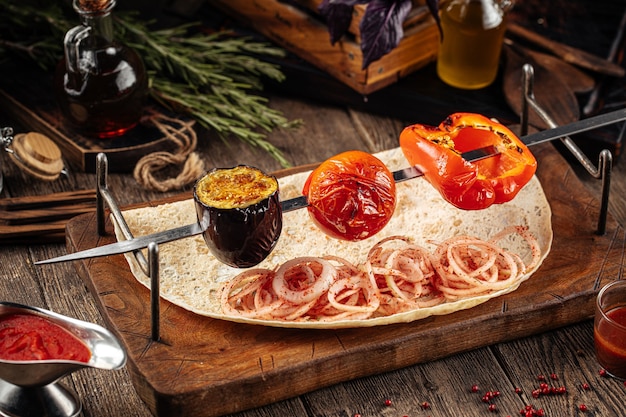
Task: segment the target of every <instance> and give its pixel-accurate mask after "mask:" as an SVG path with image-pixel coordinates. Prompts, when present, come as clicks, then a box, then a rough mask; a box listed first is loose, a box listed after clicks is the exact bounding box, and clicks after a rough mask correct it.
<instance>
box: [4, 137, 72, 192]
mask: <svg viewBox="0 0 626 417" xmlns="http://www.w3.org/2000/svg"><path fill="white" fill-rule="evenodd" d="M11 146H12V148H13V153H11V154H10V155H11V158H12V159H13V162H15V163H16V165H17V166H19V167H20V168H21V169H23V170H24V171H26V172H27V173H29V174H31V175H33V176H35V177H37V178H39V179H42V180H46V181H52V180H55V179H57V178H58V177H59V175H61V171H63V159H62V155H61V150H60V149H59V147H58V146H57V145H56V143H54V142H53V141H52V140H50V139H49V138H48V137H47V136H45V135H42V134H41V133H37V132H29V133H21V134H18V135H15V137H14V138H13V142H12V144H11Z"/></svg>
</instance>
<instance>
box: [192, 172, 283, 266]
mask: <svg viewBox="0 0 626 417" xmlns="http://www.w3.org/2000/svg"><path fill="white" fill-rule="evenodd" d="M239 167H245V168H250V169H253V170H257V168H254V167H248V166H241V165H240V166H239ZM214 171H216V170H212V171H209V173H211V172H214ZM209 173H207V175H208V174H209ZM205 177H206V175H205ZM203 178H204V177H203ZM272 178H274V177H272ZM274 180H275V178H274ZM200 181H202V179H200V180H199V181H198V182H197V183H196V186H195V187H194V202H195V208H196V216H197V219H198V222H199V223H200V226H201V227H202V228H203V230H204V232H203V233H202V237H203V238H204V241H205V243H206V245H207V247H208V248H209V250H210V251H211V253H212V254H213V255H214V256H215V257H216V258H217V259H218V260H219V261H220V262H222V263H224V264H226V265H228V266H232V267H235V268H249V267H252V266H255V265H257V264H259V263H260V262H261V261H263V260H264V259H265V258H267V256H268V255H269V254H270V253H271V252H272V250H273V249H274V247H275V246H276V243H277V242H278V238H279V237H280V234H281V231H282V225H283V223H282V209H281V205H280V198H279V190H278V182H276V189H275V191H273V192H272V193H271V194H269V195H268V196H267V197H265V198H262V199H260V200H259V201H256V202H253V203H251V204H249V205H246V206H244V207H229V208H225V207H215V206H213V205H210V204H206V202H204V201H203V199H202V198H201V197H200V196H199V193H198V183H199V182H200Z"/></svg>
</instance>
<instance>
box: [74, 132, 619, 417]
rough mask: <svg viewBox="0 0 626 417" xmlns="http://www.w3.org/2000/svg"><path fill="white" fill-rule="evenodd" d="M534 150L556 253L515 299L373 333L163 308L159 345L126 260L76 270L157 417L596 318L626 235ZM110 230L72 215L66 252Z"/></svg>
mask: <svg viewBox="0 0 626 417" xmlns="http://www.w3.org/2000/svg"><path fill="white" fill-rule="evenodd" d="M533 152H534V153H535V155H536V156H537V159H538V161H539V169H538V173H537V175H538V177H539V179H540V180H541V183H542V184H543V186H544V189H545V193H546V195H547V197H548V200H549V201H550V204H551V208H552V212H553V219H552V221H553V230H554V242H553V247H552V251H551V253H550V254H549V256H548V258H547V259H546V260H545V262H544V264H543V265H542V266H541V268H540V269H539V271H538V272H537V273H536V274H535V275H533V276H532V277H531V278H530V279H529V280H528V281H526V282H525V283H523V284H522V285H521V286H520V288H519V289H518V290H516V291H514V292H513V293H510V294H508V295H506V296H502V297H500V298H496V299H493V300H491V301H489V302H487V303H485V304H482V305H479V306H477V307H474V308H472V309H469V310H465V311H460V312H457V313H453V314H449V315H445V316H435V317H430V318H427V319H424V320H420V321H415V322H413V323H407V324H395V325H389V326H380V327H373V328H359V329H341V330H302V329H282V328H270V327H263V326H255V325H245V324H237V323H231V322H226V321H221V320H215V319H210V318H206V317H201V316H198V315H195V314H193V313H190V312H188V311H186V310H183V309H182V308H179V307H177V306H175V305H172V304H170V303H168V302H166V301H162V302H161V321H160V331H161V333H160V334H161V340H160V341H159V342H153V341H151V338H150V337H151V328H150V306H149V291H148V290H147V289H146V288H145V287H144V286H143V285H141V284H139V283H138V282H137V281H136V280H135V278H134V277H133V275H132V273H131V272H130V270H129V267H128V265H127V263H126V260H125V258H124V257H123V256H122V255H117V256H110V257H103V258H96V259H90V260H85V261H79V262H76V263H75V265H76V267H77V270H78V272H79V274H80V276H81V277H82V278H83V280H84V281H85V283H86V284H87V285H88V287H89V288H90V290H91V292H92V294H93V295H94V298H95V299H96V302H97V304H98V307H99V309H100V311H101V313H102V315H103V316H104V319H105V320H106V322H107V323H108V326H109V327H110V328H111V329H112V330H113V331H114V332H115V333H116V334H117V335H118V337H119V338H120V339H121V342H122V344H123V345H124V346H125V347H126V349H127V351H128V359H129V360H128V369H129V370H130V373H131V377H132V380H133V383H134V385H135V388H136V390H137V392H138V393H139V395H140V397H141V398H142V399H143V400H144V401H145V402H146V403H147V405H148V407H149V408H150V410H151V411H152V412H153V413H154V414H155V415H156V416H194V417H198V416H218V415H223V414H227V413H232V412H237V411H241V410H245V409H249V408H253V407H257V406H261V405H265V404H269V403H272V402H276V401H279V400H282V399H285V398H289V397H294V396H297V395H300V394H303V393H306V392H309V391H312V390H315V389H318V388H321V387H325V386H328V385H331V384H336V383H339V382H342V381H346V380H351V379H355V378H358V377H363V376H367V375H372V374H376V373H381V372H385V371H390V370H394V369H398V368H401V367H405V366H408V365H412V364H416V363H422V362H426V361H432V360H434V359H438V358H442V357H445V356H448V355H452V354H456V353H459V352H463V351H467V350H471V349H475V348H478V347H482V346H486V345H490V344H494V343H498V342H503V341H507V340H512V339H515V338H520V337H524V336H528V335H532V334H536V333H539V332H544V331H547V330H550V329H554V328H557V327H560V326H564V325H567V324H571V323H575V322H579V321H582V320H585V319H588V318H590V317H591V316H592V315H593V309H594V299H595V296H596V293H597V291H598V289H599V288H600V287H601V286H602V285H603V284H605V283H607V282H609V281H611V280H614V279H616V278H617V277H618V274H619V271H620V270H622V269H623V268H624V256H623V250H624V249H623V248H624V241H625V238H624V230H623V229H622V228H621V227H620V226H619V225H617V223H616V222H615V220H614V219H613V218H611V217H609V220H608V224H607V232H606V234H605V235H603V236H599V235H597V234H596V232H595V231H596V226H597V219H598V209H599V205H598V202H597V201H596V200H595V199H594V198H593V197H591V196H590V195H589V194H588V193H587V192H586V191H585V188H584V186H583V184H582V183H581V182H580V181H579V180H578V179H577V178H576V176H575V174H574V173H573V171H572V170H571V169H570V167H569V166H568V164H567V163H566V162H565V160H564V159H563V158H562V157H561V156H560V154H559V153H558V152H556V151H555V150H554V148H553V147H552V146H551V145H549V144H544V145H540V146H537V147H534V148H533ZM111 191H112V192H113V193H114V194H115V190H111ZM181 198H190V196H188V195H186V196H181ZM159 203H161V202H153V203H151V205H156V204H159ZM107 231H108V232H107V235H106V236H98V234H97V228H96V220H95V216H94V215H91V214H89V215H82V216H79V217H76V218H75V219H73V220H72V221H70V222H69V224H68V227H67V246H68V252H74V251H78V250H82V249H87V248H91V247H94V246H100V245H103V244H106V243H111V242H113V241H114V240H115V237H114V235H113V228H112V225H111V224H108V225H107Z"/></svg>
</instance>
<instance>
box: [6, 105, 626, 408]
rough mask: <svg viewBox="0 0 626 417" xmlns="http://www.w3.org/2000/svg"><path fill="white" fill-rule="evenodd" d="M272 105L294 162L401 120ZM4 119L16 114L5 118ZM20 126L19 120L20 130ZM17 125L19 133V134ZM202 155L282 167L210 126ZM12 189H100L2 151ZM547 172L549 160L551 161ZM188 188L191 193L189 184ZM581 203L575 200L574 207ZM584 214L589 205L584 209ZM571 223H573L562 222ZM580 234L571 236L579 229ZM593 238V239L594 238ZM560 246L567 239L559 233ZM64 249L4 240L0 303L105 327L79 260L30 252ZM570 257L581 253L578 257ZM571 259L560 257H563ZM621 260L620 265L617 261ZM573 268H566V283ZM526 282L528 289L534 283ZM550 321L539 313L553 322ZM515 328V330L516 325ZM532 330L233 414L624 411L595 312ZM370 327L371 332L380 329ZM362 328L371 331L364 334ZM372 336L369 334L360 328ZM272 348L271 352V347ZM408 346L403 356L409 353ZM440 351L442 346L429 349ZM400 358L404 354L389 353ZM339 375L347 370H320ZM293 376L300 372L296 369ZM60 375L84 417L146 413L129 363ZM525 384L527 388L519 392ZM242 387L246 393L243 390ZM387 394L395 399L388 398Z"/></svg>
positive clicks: (618, 208)
mask: <svg viewBox="0 0 626 417" xmlns="http://www.w3.org/2000/svg"><path fill="white" fill-rule="evenodd" d="M270 103H271V106H272V107H274V108H276V109H279V110H281V111H283V112H284V113H285V115H286V116H288V117H289V118H292V119H302V120H303V121H304V126H303V127H301V128H299V129H298V130H296V131H277V132H274V133H272V134H271V135H270V139H271V140H272V141H273V142H274V143H275V144H277V145H278V146H280V147H281V149H283V150H284V151H285V153H286V155H287V157H288V158H289V159H290V160H291V161H292V163H293V164H294V165H302V164H307V163H314V162H318V161H320V160H322V159H324V158H326V157H329V156H331V155H333V154H336V153H338V152H340V151H344V150H346V149H363V150H367V151H378V150H382V149H386V148H390V147H392V146H396V143H397V137H398V135H399V132H400V130H401V129H402V128H403V127H404V126H405V124H406V122H405V121H403V120H398V119H394V118H388V117H380V116H374V115H371V114H368V113H363V112H359V111H354V110H351V109H350V108H344V107H335V106H326V105H318V104H313V103H310V102H307V101H303V100H294V99H289V98H284V97H280V96H274V97H272V99H271V101H270ZM1 121H2V124H3V125H7V124H10V123H11V121H10V120H5V119H3V120H1ZM15 127H16V128H18V129H19V127H18V126H15ZM18 131H19V130H18ZM199 151H200V153H201V154H202V156H203V158H204V159H205V160H206V163H207V166H213V165H231V164H237V163H251V164H255V165H257V166H260V167H261V168H263V169H266V170H277V169H279V166H278V164H277V163H276V162H275V161H274V160H272V159H271V158H269V157H267V156H266V155H264V154H263V153H262V152H260V151H254V150H251V149H250V148H248V147H247V146H245V145H241V144H240V143H238V142H236V141H235V142H231V143H229V144H224V143H222V142H221V141H219V140H217V139H216V138H214V137H212V136H211V135H210V134H207V135H203V136H202V137H201V141H200V145H199ZM3 162H4V166H3V172H4V180H5V190H4V191H3V196H21V195H39V194H46V193H49V192H56V191H64V190H76V189H89V188H93V187H94V186H95V177H94V176H93V174H85V173H81V172H78V171H75V172H72V174H71V177H70V178H67V179H65V178H64V179H60V180H58V181H55V182H52V183H45V182H41V181H38V180H34V179H32V178H30V177H27V176H25V175H24V174H22V173H20V172H18V171H17V170H16V168H15V166H14V165H12V164H11V163H10V162H9V161H8V160H7V158H3ZM545 168H546V169H547V168H548V167H545ZM577 174H578V175H579V177H580V178H581V179H582V181H583V183H584V184H585V188H586V189H587V191H589V192H590V193H591V194H592V195H596V196H597V195H598V193H599V183H598V181H597V180H593V179H590V178H589V177H588V176H587V175H586V174H585V173H584V172H580V171H579V170H578V169H576V168H574V169H572V168H566V169H565V170H564V171H563V172H562V173H561V174H560V175H558V177H557V178H553V179H552V181H562V182H564V183H566V182H568V181H572V180H574V177H575V176H576V175H577ZM109 183H110V187H111V189H112V190H119V191H115V192H114V195H115V197H116V198H117V199H118V200H119V201H120V203H121V204H123V205H126V204H136V203H144V202H146V201H152V200H157V199H163V198H167V197H171V196H174V195H177V194H179V192H172V193H167V194H162V193H153V192H149V191H146V190H143V189H141V188H140V187H139V186H138V185H137V184H136V182H135V181H134V180H133V179H132V177H130V176H129V175H128V174H118V173H112V174H110V175H109ZM625 188H626V164H624V163H621V164H620V163H618V164H616V166H615V167H614V172H613V182H612V192H611V199H610V211H611V214H612V216H613V217H614V218H615V219H616V220H617V222H618V223H619V225H620V226H621V227H620V228H619V230H622V228H623V226H624V225H625V224H626V201H625V200H626V190H625ZM187 191H188V190H187ZM574 202H576V204H578V201H577V199H576V198H575V197H573V196H572V203H574ZM596 208H597V202H596V201H594V200H592V199H590V200H588V201H587V202H586V203H584V204H583V205H582V206H581V207H580V209H581V210H582V211H583V212H585V216H583V217H587V216H586V215H587V214H589V215H591V214H590V213H593V212H594V211H595V210H596ZM587 211H588V212H589V213H587ZM580 220H581V219H580V217H578V216H575V215H572V218H571V219H569V221H571V222H572V223H576V222H580ZM564 221H568V219H564ZM572 238H576V236H572ZM586 239H588V240H589V241H590V243H591V241H592V240H593V239H594V237H592V236H588V237H587V238H586ZM611 241H612V242H613V243H614V245H615V246H614V248H615V250H616V251H617V252H620V251H623V246H624V236H623V232H620V233H619V234H617V235H614V236H612V237H611ZM560 244H567V242H565V241H563V240H561V241H560ZM63 253H65V247H64V245H62V244H55V245H50V244H46V245H42V244H38V243H36V242H34V243H32V244H28V245H5V246H3V247H2V248H1V249H0V262H1V264H2V266H3V268H2V271H1V272H0V294H1V297H0V298H2V299H5V300H10V301H14V302H21V303H26V304H31V305H35V306H40V307H45V308H49V309H52V310H54V311H57V312H60V313H63V314H67V315H70V316H73V317H77V318H79V319H83V320H88V321H92V322H96V323H100V324H104V323H105V321H104V319H103V317H102V315H101V314H100V312H99V311H98V308H97V303H96V299H95V298H94V296H93V295H92V294H91V293H90V291H89V289H88V287H87V286H86V285H85V284H84V283H83V281H82V280H81V278H80V277H79V275H78V273H77V271H76V269H75V268H74V266H73V265H72V264H58V265H54V266H46V267H36V266H34V265H33V261H34V260H39V259H44V258H48V257H52V256H57V255H61V254H63ZM570 255H571V259H572V262H575V260H576V259H577V258H579V257H585V256H587V254H586V253H573V252H572V253H571V254H570ZM563 261H564V262H565V260H563ZM619 262H622V263H623V262H624V261H623V260H622V259H621V258H620V260H619ZM622 270H623V267H621V268H617V269H614V270H613V273H614V274H615V276H614V278H616V279H617V278H623V277H622V275H621V274H622ZM570 272H571V271H567V269H565V270H564V273H563V276H562V277H561V278H562V279H563V280H567V275H568V274H569V273H570ZM529 288H530V287H529ZM533 291H536V292H530V293H529V297H528V299H526V300H525V301H524V302H525V303H526V304H527V305H528V306H532V305H533V303H534V301H535V299H534V295H533V294H537V296H542V294H543V291H544V288H541V287H540V286H539V285H538V286H537V288H533ZM550 314H554V316H553V317H554V320H555V321H556V322H558V321H559V320H561V319H562V317H560V314H562V312H561V311H556V312H553V313H550ZM550 319H551V317H550V316H549V315H548V317H542V318H541V320H545V322H546V323H548V322H549V321H550ZM509 326H510V327H509ZM516 326H517V325H516V324H510V325H506V326H505V327H503V328H499V329H495V330H494V329H490V328H483V327H482V326H480V325H478V326H477V328H475V329H474V330H475V331H476V332H479V333H480V332H489V331H496V332H503V333H506V332H510V333H511V334H515V332H516V331H517V330H518V329H517V327H516ZM549 327H551V326H550V325H549V324H546V331H545V332H542V333H539V334H538V335H535V336H531V337H524V338H519V339H514V340H512V341H508V342H504V343H496V344H493V345H490V346H488V347H482V348H477V349H472V350H469V351H466V352H463V353H459V354H456V355H453V356H450V357H446V358H443V359H437V360H433V361H430V362H426V363H423V364H419V365H410V366H406V367H403V368H401V369H398V370H394V371H389V372H382V373H380V374H377V375H374V376H370V377H364V378H359V379H356V380H353V381H350V382H345V383H341V384H336V385H332V386H330V387H326V388H322V389H319V390H316V391H313V392H310V393H307V394H304V395H300V396H298V397H295V398H290V399H287V400H282V401H279V402H277V403H273V404H271V405H268V406H264V407H261V408H258V409H253V410H250V411H246V412H243V413H240V414H238V416H242V417H244V416H245V417H253V416H283V415H301V416H337V417H340V416H341V417H346V416H348V417H351V416H353V415H355V414H357V413H358V414H361V415H363V416H379V415H385V416H404V415H407V416H426V415H429V416H458V415H464V416H483V415H486V414H487V413H488V411H487V406H486V405H485V404H484V403H483V402H482V401H481V398H480V397H481V393H482V392H483V391H487V390H499V391H501V393H502V395H501V396H500V397H499V398H498V399H497V400H495V403H496V404H497V406H498V409H499V410H500V414H501V415H508V414H510V415H515V414H517V413H519V410H520V409H521V408H522V407H524V406H525V405H526V404H533V405H535V407H537V408H538V407H541V408H544V409H545V410H546V415H550V416H556V415H581V414H580V413H579V412H578V411H577V407H578V405H579V404H581V403H585V404H586V405H587V406H588V407H589V409H590V410H591V413H588V414H587V415H595V416H609V415H611V416H612V415H620V413H621V412H622V409H623V398H624V395H625V393H626V387H625V386H624V385H623V384H622V383H621V382H619V381H615V380H610V379H605V378H601V377H600V376H599V375H598V370H599V366H598V364H597V362H596V361H595V358H594V355H593V339H592V325H591V322H590V321H589V320H583V321H582V322H581V323H578V324H573V325H568V326H566V327H563V328H559V329H551V330H549V331H548V328H549ZM368 332H371V333H369V334H371V335H372V337H375V336H376V332H377V330H376V329H371V330H369V331H368ZM364 333H365V332H364ZM364 337H367V336H364ZM382 349H383V351H381V352H378V353H379V354H385V353H386V354H389V355H397V354H398V352H403V349H402V341H400V342H398V344H397V345H393V346H387V347H383V348H382ZM269 354H270V352H268V355H269ZM405 354H406V352H405ZM434 356H436V354H435V355H434ZM394 360H396V361H398V363H401V362H402V361H403V358H394ZM362 366H363V367H365V368H372V367H374V368H372V369H374V370H375V371H376V372H378V370H377V369H376V368H375V366H376V364H372V363H371V362H370V361H368V360H367V359H366V358H363V361H362ZM323 372H337V373H341V372H342V369H335V370H330V369H327V370H323ZM553 372H554V373H556V374H557V375H558V377H559V380H558V381H552V380H550V379H548V382H549V383H551V384H553V385H559V386H561V385H563V386H565V387H566V388H567V390H568V393H567V394H566V395H561V396H544V397H541V398H538V399H535V398H533V397H532V395H531V391H532V389H534V388H536V387H537V386H538V385H539V382H538V381H537V375H539V374H545V375H550V374H551V373H553ZM295 378H296V380H297V378H298V376H295ZM62 382H63V383H65V384H67V385H69V386H72V387H73V388H74V389H76V391H77V392H78V393H79V395H80V397H81V398H82V400H83V403H84V415H86V416H105V415H106V416H129V417H135V416H137V417H139V416H141V417H146V416H149V415H150V411H149V409H148V408H147V407H146V405H145V404H144V403H143V402H142V401H141V400H140V398H139V396H138V395H137V393H136V391H135V388H134V387H133V385H132V383H131V379H130V377H129V374H128V371H127V370H123V371H117V372H104V371H97V370H91V369H85V370H81V371H79V372H76V373H74V374H73V375H71V376H69V377H67V378H64V379H63V381H62ZM583 383H589V384H590V386H591V389H590V390H583V389H582V388H581V384H583ZM473 384H478V386H479V387H480V392H479V393H472V392H471V390H470V387H471V386H472V385H473ZM515 387H520V388H522V389H523V393H522V394H520V395H518V394H515V393H514V392H513V391H514V388H515ZM242 395H246V394H245V393H242ZM223 400H224V399H223V398H221V397H220V398H206V399H204V401H203V402H202V406H204V407H213V406H214V404H217V403H219V402H220V401H223ZM386 400H390V401H391V405H386ZM424 401H427V402H429V403H430V404H431V409H429V410H423V409H422V407H421V404H422V403H423V402H424Z"/></svg>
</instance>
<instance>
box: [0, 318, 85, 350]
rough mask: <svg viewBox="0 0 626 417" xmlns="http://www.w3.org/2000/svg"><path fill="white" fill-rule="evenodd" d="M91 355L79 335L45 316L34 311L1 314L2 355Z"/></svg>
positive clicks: (0, 337) (0, 345)
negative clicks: (33, 313) (29, 312)
mask: <svg viewBox="0 0 626 417" xmlns="http://www.w3.org/2000/svg"><path fill="white" fill-rule="evenodd" d="M90 357H91V351H90V350H89V348H88V347H87V346H86V345H85V344H84V343H83V342H82V341H81V340H80V339H78V338H77V337H76V336H74V335H73V334H71V333H70V332H69V331H67V330H65V329H64V328H62V327H61V326H59V325H57V324H55V323H52V322H51V321H49V320H47V319H45V318H43V317H39V316H35V315H31V314H8V315H5V316H0V359H3V360H11V361H32V360H49V359H62V360H73V361H79V362H88V361H89V358H90Z"/></svg>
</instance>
